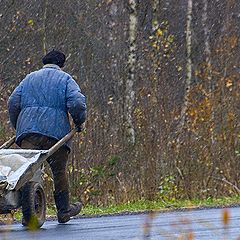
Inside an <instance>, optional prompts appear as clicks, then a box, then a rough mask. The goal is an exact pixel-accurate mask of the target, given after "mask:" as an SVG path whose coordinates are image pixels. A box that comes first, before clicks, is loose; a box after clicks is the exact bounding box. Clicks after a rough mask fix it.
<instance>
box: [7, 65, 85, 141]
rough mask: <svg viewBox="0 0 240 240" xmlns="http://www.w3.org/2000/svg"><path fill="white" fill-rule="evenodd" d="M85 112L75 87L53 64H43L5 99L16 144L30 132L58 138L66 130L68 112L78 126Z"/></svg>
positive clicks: (82, 96)
mask: <svg viewBox="0 0 240 240" xmlns="http://www.w3.org/2000/svg"><path fill="white" fill-rule="evenodd" d="M85 110H86V104H85V97H84V95H82V94H81V92H80V88H79V86H78V85H77V84H76V82H75V81H74V80H73V79H72V77H71V76H70V75H69V74H67V73H65V72H63V71H61V69H60V68H59V67H58V66H56V65H46V66H44V68H43V69H40V70H39V71H36V72H33V73H31V74H29V75H27V76H26V78H25V79H24V80H23V81H22V82H21V83H20V85H19V86H18V87H17V88H16V89H15V91H14V92H13V94H12V95H11V97H10V99H9V113H10V120H11V122H12V124H13V126H14V127H16V130H17V140H16V141H17V143H18V144H19V143H20V142H21V140H22V139H23V138H24V137H25V136H26V135H27V134H30V133H39V134H42V135H45V136H48V137H52V138H55V139H60V138H62V137H63V136H64V135H66V134H67V133H68V132H69V131H70V124H69V118H68V112H70V113H71V115H72V117H73V120H74V122H75V123H76V124H81V123H82V122H84V120H85Z"/></svg>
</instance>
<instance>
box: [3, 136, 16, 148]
mask: <svg viewBox="0 0 240 240" xmlns="http://www.w3.org/2000/svg"><path fill="white" fill-rule="evenodd" d="M15 140H16V137H12V138H10V139H9V140H8V141H7V142H5V143H4V144H3V145H2V146H0V149H7V148H10V147H11V146H12V145H13V144H14V143H15Z"/></svg>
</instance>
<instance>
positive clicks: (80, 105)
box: [66, 78, 86, 126]
mask: <svg viewBox="0 0 240 240" xmlns="http://www.w3.org/2000/svg"><path fill="white" fill-rule="evenodd" d="M66 101H67V109H68V112H69V113H70V114H71V116H72V118H73V122H74V123H75V124H76V125H78V126H79V125H81V124H82V123H84V122H85V120H86V97H85V96H84V95H83V94H82V93H81V90H80V87H79V86H78V84H77V83H76V82H75V81H74V80H73V79H72V78H69V79H68V82H67V89H66Z"/></svg>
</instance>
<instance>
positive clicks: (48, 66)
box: [43, 64, 61, 70]
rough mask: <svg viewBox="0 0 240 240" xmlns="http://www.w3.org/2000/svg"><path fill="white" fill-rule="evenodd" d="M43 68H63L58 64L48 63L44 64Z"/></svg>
mask: <svg viewBox="0 0 240 240" xmlns="http://www.w3.org/2000/svg"><path fill="white" fill-rule="evenodd" d="M43 68H54V69H57V70H61V68H60V67H59V66H58V65H56V64H46V65H44V66H43Z"/></svg>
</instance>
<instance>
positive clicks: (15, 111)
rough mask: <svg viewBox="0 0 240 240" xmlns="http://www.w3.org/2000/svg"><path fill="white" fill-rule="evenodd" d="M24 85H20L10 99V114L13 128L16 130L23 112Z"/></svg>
mask: <svg viewBox="0 0 240 240" xmlns="http://www.w3.org/2000/svg"><path fill="white" fill-rule="evenodd" d="M21 95H22V85H21V84H20V85H19V86H18V87H16V88H15V90H14V91H13V92H12V94H11V95H10V97H9V100H8V113H9V118H10V122H11V124H12V126H13V127H14V128H15V129H16V126H17V119H18V115H19V113H20V112H21Z"/></svg>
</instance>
